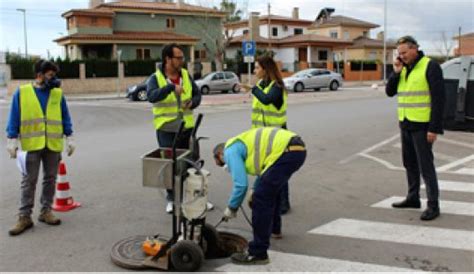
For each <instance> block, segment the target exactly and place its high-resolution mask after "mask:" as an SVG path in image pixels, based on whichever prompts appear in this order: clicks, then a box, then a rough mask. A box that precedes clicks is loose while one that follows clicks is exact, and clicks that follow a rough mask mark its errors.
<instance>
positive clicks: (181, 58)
mask: <svg viewBox="0 0 474 274" xmlns="http://www.w3.org/2000/svg"><path fill="white" fill-rule="evenodd" d="M171 58H174V59H178V60H179V61H184V56H173V57H171Z"/></svg>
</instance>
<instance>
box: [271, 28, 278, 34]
mask: <svg viewBox="0 0 474 274" xmlns="http://www.w3.org/2000/svg"><path fill="white" fill-rule="evenodd" d="M272 36H278V28H272Z"/></svg>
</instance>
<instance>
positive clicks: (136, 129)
mask: <svg viewBox="0 0 474 274" xmlns="http://www.w3.org/2000/svg"><path fill="white" fill-rule="evenodd" d="M367 94H368V96H367ZM362 95H363V96H362ZM228 96H234V95H228ZM298 96H299V97H295V96H293V97H292V98H290V102H293V103H291V104H290V106H289V109H288V115H289V121H288V125H289V128H290V129H291V130H292V131H295V132H297V133H298V134H300V135H301V136H302V137H303V139H304V140H305V142H306V144H307V148H308V158H307V161H306V163H305V165H304V166H303V168H302V169H301V170H300V171H299V172H298V173H297V174H296V175H295V176H294V177H293V178H292V180H291V183H290V193H291V205H292V210H291V211H290V213H289V214H288V215H286V216H285V217H284V219H283V234H284V238H283V239H282V240H272V246H271V253H270V258H271V260H272V263H271V264H269V265H266V266H254V267H248V266H235V265H233V264H231V263H230V260H229V259H221V260H209V261H206V262H205V264H204V265H203V267H202V269H201V270H202V271H213V270H218V271H410V270H411V271H413V270H420V271H469V272H472V271H474V264H473V259H472V258H473V255H474V234H473V230H474V229H473V228H474V221H473V218H472V217H473V214H472V212H474V211H473V210H472V209H473V208H474V207H473V202H474V194H473V193H474V188H473V187H474V177H473V176H474V173H473V170H474V156H473V155H474V146H473V144H474V142H473V140H474V138H473V136H474V135H472V133H461V132H447V133H446V134H445V136H443V137H442V138H440V140H439V141H438V142H437V143H436V145H435V152H436V164H437V167H438V168H440V172H439V174H438V177H439V179H440V180H442V181H443V185H442V187H441V200H442V201H441V211H442V216H441V217H440V218H439V219H437V220H435V221H432V222H421V221H420V220H419V215H420V213H421V212H420V211H411V210H394V209H391V208H390V207H386V206H384V202H385V203H386V202H387V201H389V200H387V199H391V198H392V197H394V196H404V195H405V193H406V182H405V174H404V172H403V168H402V164H401V161H400V158H401V155H400V148H399V139H398V136H397V134H398V126H397V121H396V113H395V108H396V102H395V100H393V99H387V98H385V97H384V95H383V92H382V91H369V90H366V91H362V90H361V91H360V92H358V91H357V90H347V91H341V92H338V93H331V92H320V93H311V94H309V93H308V94H306V95H298ZM305 96H306V97H305ZM229 98H233V97H229ZM305 98H306V99H305ZM8 108H9V106H8V103H7V102H0V113H1V115H0V127H1V128H2V129H3V128H5V124H6V119H7V118H6V117H7V116H8V115H7V114H8ZM70 109H71V112H72V116H73V121H74V127H75V136H76V140H77V145H78V148H77V151H76V154H75V155H73V157H70V158H69V157H65V158H64V160H65V161H66V164H67V167H68V176H69V180H70V183H71V187H72V190H71V191H72V192H71V193H72V194H73V197H74V199H75V200H77V201H79V202H81V203H82V207H81V208H78V209H75V210H73V211H70V212H67V213H58V215H59V216H60V217H61V218H62V220H63V224H62V225H61V226H59V227H48V226H46V225H44V224H42V223H38V222H37V221H36V218H37V216H38V207H39V191H37V201H36V207H35V212H34V215H33V218H34V220H35V227H34V229H33V230H32V231H28V232H26V233H25V234H23V235H21V236H18V237H9V236H8V233H7V232H8V229H9V228H10V226H12V225H13V224H14V222H15V220H16V214H17V207H18V201H19V180H20V175H19V172H18V170H17V168H16V166H15V162H14V161H12V160H10V159H8V157H7V153H6V152H2V153H0V161H1V164H0V168H1V170H0V178H1V179H0V180H1V182H0V190H1V191H0V271H122V270H123V269H121V268H119V267H117V266H115V265H114V264H113V263H112V262H111V261H110V257H109V253H110V249H111V247H112V245H113V244H114V243H115V242H117V241H119V240H121V239H123V238H126V237H129V236H132V235H153V234H156V233H161V234H169V233H170V232H171V217H169V215H167V214H165V212H164V204H165V199H164V195H163V193H162V192H161V191H160V190H157V189H150V188H144V187H142V185H141V161H140V157H141V156H142V155H144V154H145V153H146V152H149V151H151V150H153V149H155V148H156V146H157V144H156V140H155V133H154V130H153V126H152V115H151V112H150V105H149V104H148V103H132V102H127V101H122V100H107V101H87V102H76V101H75V102H70ZM199 111H200V112H202V113H204V114H205V117H204V121H203V124H202V127H201V129H200V130H199V135H200V136H208V137H210V139H209V140H206V141H203V142H202V144H201V151H202V155H201V156H202V158H203V159H204V160H205V161H206V165H205V167H206V169H208V170H209V171H210V172H211V174H212V175H211V177H210V196H209V198H210V200H211V201H212V202H213V203H214V204H215V205H216V209H215V210H213V211H211V212H209V214H208V217H207V219H208V222H209V223H211V224H215V223H217V222H218V221H219V219H220V217H221V216H222V210H223V209H224V208H225V206H226V201H227V199H228V195H229V192H230V189H231V181H230V177H229V175H228V174H226V173H225V172H224V171H223V170H222V169H220V168H217V167H216V166H214V164H213V160H212V157H211V154H210V153H211V151H212V148H213V146H214V145H215V144H216V143H218V142H222V141H225V140H226V139H228V138H229V137H232V136H234V135H236V134H238V133H240V132H242V131H244V130H245V129H247V128H248V127H249V126H250V105H249V104H248V103H245V104H242V103H239V104H234V105H223V106H219V105H215V104H214V105H213V104H208V105H205V106H203V107H202V108H200V109H199ZM5 142H6V141H5V138H2V139H1V144H2V148H3V149H4V148H5ZM3 151H4V150H3ZM444 186H445V187H444ZM38 188H40V184H39V185H38ZM421 193H422V196H423V197H424V196H425V195H424V194H425V193H424V190H422V191H421ZM395 199H396V198H395ZM247 211H248V210H247ZM219 228H222V229H226V230H231V231H234V232H236V233H239V234H241V235H244V236H246V237H249V236H250V235H251V229H250V227H249V225H248V224H247V223H246V222H245V220H244V218H243V217H242V215H241V214H239V216H238V218H237V219H235V220H232V221H231V222H229V223H225V224H223V225H221V226H220V227H219Z"/></svg>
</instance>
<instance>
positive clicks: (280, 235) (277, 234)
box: [272, 233, 283, 240]
mask: <svg viewBox="0 0 474 274" xmlns="http://www.w3.org/2000/svg"><path fill="white" fill-rule="evenodd" d="M272 238H273V239H277V240H280V239H283V234H281V233H272Z"/></svg>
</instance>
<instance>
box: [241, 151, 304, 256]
mask: <svg viewBox="0 0 474 274" xmlns="http://www.w3.org/2000/svg"><path fill="white" fill-rule="evenodd" d="M305 159H306V151H292V152H285V153H283V154H282V155H281V156H280V158H279V159H278V160H277V161H276V162H275V163H274V164H273V165H272V166H271V167H270V168H269V169H268V170H267V171H265V173H264V174H263V175H262V176H261V177H260V183H259V184H258V185H257V186H256V187H255V191H254V193H253V201H252V228H253V240H252V241H251V242H250V243H249V254H250V255H253V256H256V257H266V256H267V250H268V248H269V247H270V236H271V234H272V233H281V216H280V211H279V210H280V201H279V200H280V193H281V191H282V188H283V187H284V184H285V183H287V182H288V181H289V179H290V177H291V175H292V174H293V173H295V172H296V171H297V170H298V169H299V168H300V167H301V166H302V165H303V163H304V161H305ZM277 210H278V211H277Z"/></svg>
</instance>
